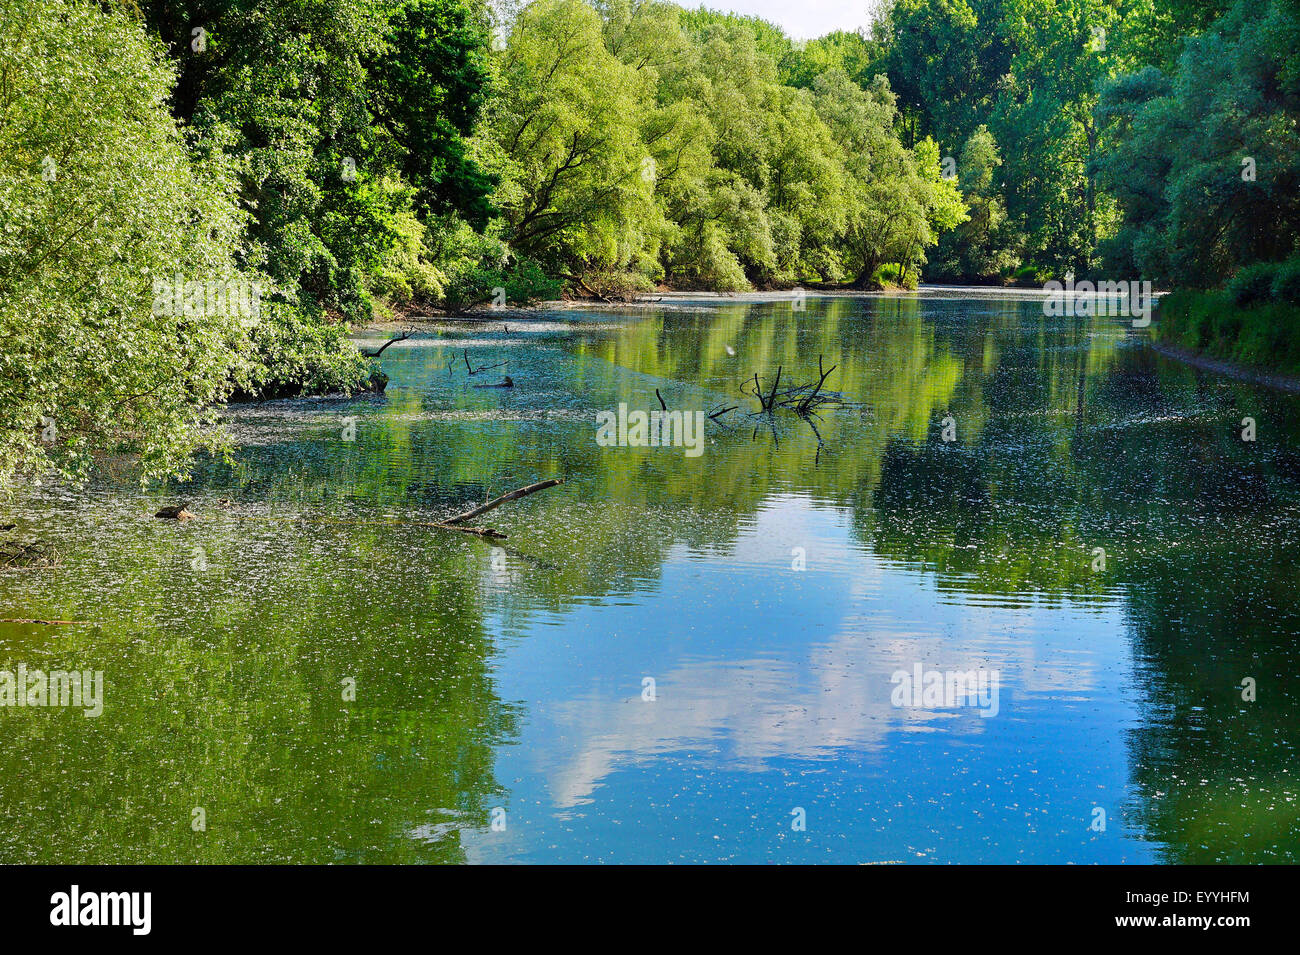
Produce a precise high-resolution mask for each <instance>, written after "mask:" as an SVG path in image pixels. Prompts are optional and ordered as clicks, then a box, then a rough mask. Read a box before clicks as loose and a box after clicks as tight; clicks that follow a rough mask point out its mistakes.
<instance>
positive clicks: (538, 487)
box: [71, 478, 564, 623]
mask: <svg viewBox="0 0 1300 955" xmlns="http://www.w3.org/2000/svg"><path fill="white" fill-rule="evenodd" d="M563 483H564V478H548V479H547V480H545V481H538V482H537V483H536V484H529V485H528V486H527V487H521V488H519V489H518V490H514V491H511V492H510V493H509V494H502V495H501V496H500V497H498V498H493V499H492V500H490V501H488V502H487V503H485V504H480V505H479V506H478V507H476V508H473V509H472V510H468V511H466V512H465V513H463V514H457V515H455V516H454V517H448V518H446V519H445V520H441V521H348V520H336V519H325V520H321V519H312V518H305V517H299V518H296V520H298V521H300V522H302V523H304V524H346V525H348V526H372V527H433V528H436V529H437V530H440V531H460V532H461V533H462V534H475V535H477V536H479V537H485V538H488V539H490V540H505V539H506V535H505V534H502V533H501V532H500V531H498V530H494V529H492V528H491V527H461V526H460V525H461V524H463V523H464V522H465V521H468V520H472V519H473V518H475V517H478V516H479V515H480V514H486V513H487V512H488V511H494V510H496V509H497V508H498V507H500V506H501V505H502V504H508V503H509V502H511V501H517V500H519V498H521V497H527V496H528V495H529V494H535V493H537V492H538V491H544V490H546V489H547V488H548V487H555V486H556V485H557V484H563ZM236 516H238V517H240V518H241V519H243V520H263V521H270V520H275V519H276V518H272V517H260V516H254V515H236ZM71 622H78V623H84V622H86V621H71Z"/></svg>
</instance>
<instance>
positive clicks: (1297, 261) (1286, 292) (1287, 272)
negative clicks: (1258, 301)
mask: <svg viewBox="0 0 1300 955" xmlns="http://www.w3.org/2000/svg"><path fill="white" fill-rule="evenodd" d="M1273 298H1274V299H1275V300H1276V301H1279V302H1285V303H1287V304H1288V305H1300V254H1297V255H1293V256H1291V258H1289V259H1287V260H1286V261H1285V262H1283V263H1282V264H1281V265H1279V266H1278V268H1277V274H1276V275H1274V277H1273Z"/></svg>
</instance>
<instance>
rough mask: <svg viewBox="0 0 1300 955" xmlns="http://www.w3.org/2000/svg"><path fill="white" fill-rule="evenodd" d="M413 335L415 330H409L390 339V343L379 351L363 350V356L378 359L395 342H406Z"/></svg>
mask: <svg viewBox="0 0 1300 955" xmlns="http://www.w3.org/2000/svg"><path fill="white" fill-rule="evenodd" d="M413 334H415V330H414V329H412V328H408V329H406V330H405V331H403V332H402V334H400V335H397V336H395V337H393V338H390V339H388V341H386V342H384V343H383V344H382V345H380V346H379V349H378V350H377V351H365V350H362V352H361V354H363V355H365V356H366V357H367V358H378V357H379V356H380V355H382V354H383V353H384V349H385V348H387V347H388V346H389V345H391V344H393V343H394V342H404V341H406V340H407V339H408V338H410V337H411V336H412V335H413Z"/></svg>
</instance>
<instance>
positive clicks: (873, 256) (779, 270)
mask: <svg viewBox="0 0 1300 955" xmlns="http://www.w3.org/2000/svg"><path fill="white" fill-rule="evenodd" d="M1298 115H1300V0H1255V2H1246V0H1238V2H1235V3H1234V2H1228V0H893V2H892V3H888V4H887V5H886V6H885V7H884V8H883V10H882V11H881V12H880V13H879V15H878V17H877V19H876V21H875V23H874V24H873V26H872V28H871V29H870V30H867V31H863V32H862V33H847V32H839V33H832V34H830V35H828V36H825V37H822V38H820V39H816V40H811V41H807V42H796V41H793V40H791V39H790V38H789V37H787V36H785V35H784V34H783V33H782V31H781V30H780V29H779V28H777V27H775V26H773V25H771V24H769V23H766V22H764V21H761V20H757V19H753V18H746V17H739V16H734V15H729V14H723V13H717V12H712V11H709V10H706V9H699V10H684V9H681V8H679V7H677V6H674V5H672V4H668V3H662V2H656V0H643V2H640V3H636V2H633V0H610V2H595V3H590V2H586V0H535V2H532V3H529V4H527V5H524V6H522V7H515V6H510V5H508V4H505V5H495V6H492V7H491V8H489V7H488V6H486V5H485V4H484V2H483V0H260V2H251V0H115V2H110V0H104V2H100V3H92V2H88V0H41V2H37V0H0V215H2V216H3V221H2V223H0V225H2V227H0V333H2V341H3V345H2V347H0V408H2V409H3V414H2V415H0V483H4V482H7V481H9V480H10V479H12V477H13V476H14V475H18V474H30V473H37V472H40V471H43V470H47V469H50V468H54V469H57V470H60V471H62V472H64V473H66V474H71V475H74V476H75V475H80V474H84V473H85V472H86V469H87V467H88V466H89V463H90V461H91V460H92V458H93V456H94V455H97V454H103V453H114V452H118V451H121V450H125V449H131V450H133V451H135V452H138V453H139V454H140V455H141V460H142V462H143V465H144V473H145V475H146V477H150V476H154V477H156V476H161V475H166V474H171V473H176V472H177V471H179V470H183V468H184V466H185V462H186V461H187V460H188V458H189V457H190V455H191V454H192V453H193V452H194V451H195V450H197V449H200V448H205V447H206V448H218V447H220V440H221V437H220V432H219V430H216V429H213V428H212V427H210V425H211V423H212V421H213V420H214V418H215V415H216V413H217V410H218V409H219V408H220V406H221V404H222V403H223V402H224V401H227V400H230V399H232V398H252V397H265V396H279V395H291V394H296V393H299V392H324V391H344V392H347V391H355V390H359V389H363V388H365V387H367V385H368V382H369V379H370V375H371V369H370V368H369V367H368V363H367V362H366V360H365V358H364V357H363V356H361V355H360V354H359V353H358V352H357V351H356V350H355V349H354V348H353V347H352V346H351V345H350V344H349V343H348V341H347V338H346V334H347V331H348V328H349V326H355V325H358V324H363V323H365V322H368V321H370V320H371V319H372V318H373V317H374V316H375V315H377V314H378V315H381V316H383V315H391V314H393V313H395V312H405V311H410V310H422V311H429V310H434V309H439V310H449V311H455V310H460V309H464V308H466V307H468V306H471V305H475V304H480V303H487V302H495V303H497V304H504V303H505V302H509V303H513V304H523V303H527V302H530V301H535V300H538V299H545V298H552V297H555V296H558V295H560V294H562V293H565V292H567V293H571V294H576V295H591V296H599V297H605V298H614V297H620V296H626V295H629V294H632V293H635V292H638V291H645V290H650V289H653V288H655V287H656V286H660V285H666V286H669V287H675V288H698V289H712V290H745V289H750V288H790V287H793V286H795V285H810V286H811V285H832V286H834V285H842V286H848V287H854V288H862V289H870V288H880V287H884V286H890V285H902V286H913V285H915V284H916V283H917V282H918V281H919V280H920V279H921V277H922V276H924V278H925V279H926V280H927V281H959V282H981V283H1002V284H1004V283H1020V284H1027V285H1041V284H1042V283H1043V282H1045V281H1047V280H1049V279H1052V278H1057V277H1061V276H1064V275H1067V274H1071V273H1073V274H1076V275H1078V276H1081V277H1082V276H1094V277H1098V278H1100V277H1106V278H1108V279H1115V280H1135V279H1139V278H1142V279H1149V280H1151V281H1154V282H1155V283H1156V284H1157V285H1158V286H1159V287H1161V288H1164V289H1172V290H1174V292H1173V294H1172V295H1170V296H1169V297H1168V298H1167V299H1166V300H1165V302H1164V303H1163V305H1162V307H1161V310H1160V315H1161V320H1160V321H1159V322H1158V323H1157V328H1158V333H1159V334H1161V335H1162V336H1164V337H1166V338H1167V339H1169V340H1170V341H1173V342H1175V343H1179V344H1184V345H1189V346H1192V347H1195V348H1200V349H1206V350H1209V351H1211V352H1215V353H1218V354H1221V355H1224V356H1225V357H1230V358H1235V359H1238V360H1242V361H1249V362H1258V363H1269V364H1272V365H1275V366H1278V367H1281V368H1284V369H1287V370H1296V369H1300V311H1298V309H1300V255H1298V254H1297V249H1298V248H1300V243H1298V240H1300V198H1298V195H1300V193H1298V192H1297V185H1300V148H1297V147H1298V146H1300V143H1298V142H1297V138H1298V137H1300V130H1297V116H1298Z"/></svg>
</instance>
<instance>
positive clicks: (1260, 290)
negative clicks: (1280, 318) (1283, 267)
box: [1225, 262, 1278, 308]
mask: <svg viewBox="0 0 1300 955" xmlns="http://www.w3.org/2000/svg"><path fill="white" fill-rule="evenodd" d="M1277 271H1278V263H1277V262H1256V263H1254V264H1253V265H1247V266H1246V267H1245V268H1243V269H1240V270H1239V271H1238V272H1237V274H1236V275H1234V276H1233V277H1232V278H1231V279H1229V280H1228V284H1227V286H1226V287H1225V288H1226V290H1227V292H1228V298H1229V300H1230V301H1231V302H1232V304H1233V305H1236V306H1237V307H1238V308H1247V307H1249V306H1251V305H1259V304H1262V303H1264V302H1267V301H1269V300H1270V299H1272V297H1273V279H1274V278H1275V277H1276V275H1277Z"/></svg>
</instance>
